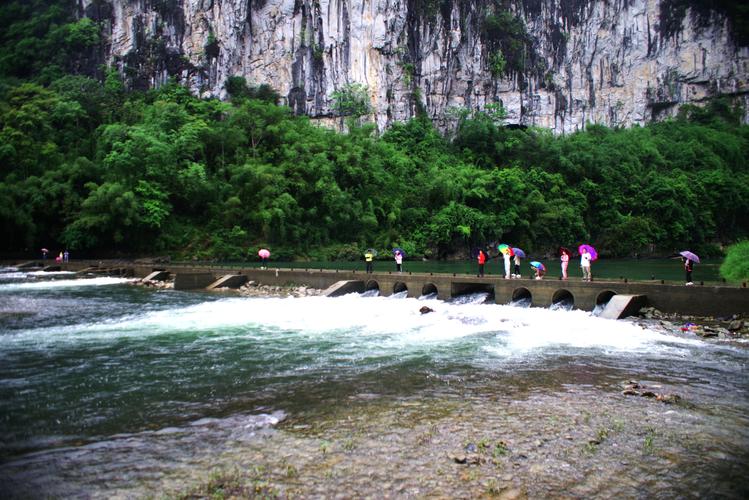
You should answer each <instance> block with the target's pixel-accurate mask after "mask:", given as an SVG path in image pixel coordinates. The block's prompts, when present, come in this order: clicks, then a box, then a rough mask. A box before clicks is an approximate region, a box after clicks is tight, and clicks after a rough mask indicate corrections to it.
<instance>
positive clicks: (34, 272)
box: [27, 271, 76, 277]
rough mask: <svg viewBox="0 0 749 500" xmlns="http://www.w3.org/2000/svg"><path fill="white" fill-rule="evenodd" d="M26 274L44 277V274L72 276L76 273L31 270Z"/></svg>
mask: <svg viewBox="0 0 749 500" xmlns="http://www.w3.org/2000/svg"><path fill="white" fill-rule="evenodd" d="M27 274H28V275H29V276H39V277H45V276H72V275H74V274H76V273H75V271H31V272H29V273H27Z"/></svg>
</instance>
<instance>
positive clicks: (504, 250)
mask: <svg viewBox="0 0 749 500" xmlns="http://www.w3.org/2000/svg"><path fill="white" fill-rule="evenodd" d="M497 250H499V251H500V252H502V253H503V254H507V255H510V256H513V255H515V254H514V253H513V251H512V247H510V245H508V244H507V243H501V244H499V245H497Z"/></svg>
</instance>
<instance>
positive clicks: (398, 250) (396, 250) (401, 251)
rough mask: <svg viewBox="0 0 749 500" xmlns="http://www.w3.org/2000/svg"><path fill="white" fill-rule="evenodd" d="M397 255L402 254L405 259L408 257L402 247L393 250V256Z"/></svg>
mask: <svg viewBox="0 0 749 500" xmlns="http://www.w3.org/2000/svg"><path fill="white" fill-rule="evenodd" d="M397 253H400V254H401V255H402V256H404V257H405V256H406V252H405V251H404V250H403V249H402V248H400V247H395V248H393V255H395V254H397Z"/></svg>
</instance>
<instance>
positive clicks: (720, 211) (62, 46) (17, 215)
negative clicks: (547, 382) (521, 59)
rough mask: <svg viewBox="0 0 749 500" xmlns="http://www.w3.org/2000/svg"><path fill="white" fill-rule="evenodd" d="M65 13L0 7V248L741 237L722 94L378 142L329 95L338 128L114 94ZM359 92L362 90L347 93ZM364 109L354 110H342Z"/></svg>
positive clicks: (235, 85)
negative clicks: (567, 124)
mask: <svg viewBox="0 0 749 500" xmlns="http://www.w3.org/2000/svg"><path fill="white" fill-rule="evenodd" d="M67 3H70V2H64V1H63V2H50V1H46V2H43V1H38V0H37V1H33V2H3V3H2V5H0V20H1V21H0V23H1V24H2V29H1V30H0V230H1V231H2V234H3V235H4V236H5V237H4V238H3V239H2V241H0V252H2V253H4V254H6V255H20V254H24V253H25V254H27V255H28V254H36V253H37V252H38V249H39V248H41V247H43V246H44V247H48V248H50V249H51V250H52V251H53V252H57V251H58V250H59V249H62V248H67V249H69V250H70V251H71V252H72V253H73V255H75V256H82V255H89V256H92V255H115V254H120V255H146V254H148V255H154V254H157V253H158V254H162V253H168V254H170V255H172V256H174V257H177V258H198V259H221V260H241V259H248V258H254V257H255V255H256V252H257V249H258V247H259V246H268V247H270V248H271V249H272V251H273V256H274V258H279V259H304V258H312V259H349V258H360V256H361V252H362V250H363V249H364V248H367V247H374V248H378V249H382V250H384V249H389V248H391V247H392V246H396V245H397V246H400V247H402V248H404V249H405V250H406V251H407V252H409V255H411V256H426V257H431V258H450V257H453V256H460V255H466V254H467V253H469V252H470V251H471V249H472V248H475V247H478V246H483V245H487V244H490V243H492V242H497V241H500V240H502V241H507V242H511V243H513V244H515V245H517V246H521V247H523V248H526V249H529V250H533V251H534V252H537V253H538V252H543V251H546V250H551V249H554V248H556V247H557V246H558V245H566V246H572V245H575V244H576V243H580V242H583V241H585V242H589V243H591V244H593V245H594V246H596V247H597V248H598V249H599V252H600V253H602V254H603V255H609V256H626V255H632V254H636V253H644V254H648V253H656V254H658V253H661V254H667V253H670V252H672V251H674V250H680V249H684V248H690V249H692V250H694V251H696V252H698V253H701V254H706V255H710V254H713V255H715V254H718V253H719V252H720V248H721V246H722V245H723V244H726V243H733V242H736V241H738V240H741V239H743V238H746V237H747V235H748V234H749V217H747V216H746V214H747V213H749V169H747V156H748V155H749V126H746V125H742V123H741V122H742V116H743V110H741V109H736V108H734V107H732V105H731V104H730V103H729V102H728V101H724V100H715V101H712V102H710V103H708V104H707V105H706V106H705V107H694V106H685V107H683V108H682V109H681V112H680V114H679V116H678V117H677V118H675V119H672V120H669V121H665V122H661V123H654V124H652V125H649V126H647V127H635V128H631V129H608V128H605V127H602V126H598V125H593V124H591V125H589V126H588V127H587V128H586V130H585V131H584V132H579V133H575V134H572V135H568V136H554V135H552V134H551V133H550V132H548V131H546V130H542V129H535V128H527V129H523V128H511V127H506V126H504V124H503V121H502V117H503V113H502V109H501V108H500V107H497V108H492V109H488V110H485V111H482V112H469V111H468V110H453V111H454V112H455V116H456V117H457V122H456V123H457V125H456V126H455V127H454V129H452V130H450V131H448V132H446V133H440V132H439V131H437V130H436V129H435V128H434V127H433V126H432V124H431V122H430V120H429V119H427V118H426V117H420V118H416V119H413V120H411V121H409V122H407V123H399V124H396V125H394V126H392V127H391V128H389V129H388V130H386V131H383V132H378V131H377V130H376V128H375V127H374V126H373V125H371V124H369V123H367V120H366V111H367V102H366V92H361V90H362V89H361V88H360V87H357V86H352V87H351V88H348V89H342V90H341V91H340V92H338V93H337V95H335V96H333V97H334V99H335V100H336V103H337V106H336V109H337V110H338V112H339V113H340V115H341V120H342V121H341V123H343V121H344V120H345V122H346V124H347V126H346V127H345V129H346V131H345V132H340V131H336V130H331V129H329V128H325V127H322V126H319V125H317V124H314V123H312V122H310V120H309V119H308V118H306V117H299V116H294V115H293V114H292V112H291V110H290V109H289V108H287V107H284V106H280V105H278V104H277V103H278V102H279V99H278V97H279V96H278V95H277V94H276V93H275V92H274V91H273V89H271V88H268V87H253V86H249V85H248V84H247V83H246V82H245V80H244V79H243V78H240V77H235V78H231V79H229V81H228V82H227V91H228V95H229V96H230V99H229V100H226V101H221V100H218V99H202V98H198V97H195V96H193V95H191V94H190V92H189V91H188V90H187V89H185V88H183V87H181V86H179V85H177V84H174V83H171V84H167V85H164V86H161V87H160V88H158V89H155V90H150V91H134V90H130V89H128V87H127V85H126V84H125V82H124V81H123V79H122V78H121V75H119V74H118V73H117V72H116V71H113V70H112V69H108V68H106V67H97V68H96V71H93V72H91V71H83V70H82V68H86V67H90V64H87V63H86V64H84V62H85V61H84V59H85V60H86V61H89V62H90V60H91V59H92V58H93V59H95V52H96V50H95V49H96V47H97V46H98V44H99V43H100V40H99V30H98V27H97V26H96V24H95V23H93V22H92V21H90V20H88V19H85V18H84V19H82V20H76V19H74V18H73V17H72V16H71V13H72V12H73V9H70V10H67V9H66V8H65V5H66V4H67ZM363 96H364V97H363ZM362 98H364V100H362Z"/></svg>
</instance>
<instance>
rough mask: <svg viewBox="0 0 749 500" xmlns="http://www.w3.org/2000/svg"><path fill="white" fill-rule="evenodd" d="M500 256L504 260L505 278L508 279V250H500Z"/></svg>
mask: <svg viewBox="0 0 749 500" xmlns="http://www.w3.org/2000/svg"><path fill="white" fill-rule="evenodd" d="M502 258H503V259H504V261H505V279H510V252H509V251H505V252H502Z"/></svg>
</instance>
